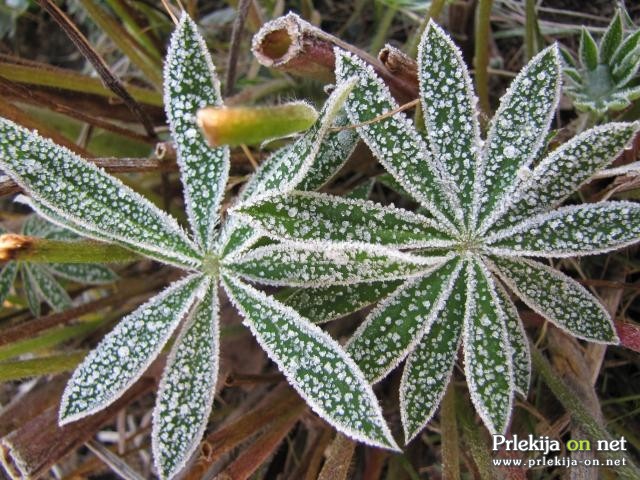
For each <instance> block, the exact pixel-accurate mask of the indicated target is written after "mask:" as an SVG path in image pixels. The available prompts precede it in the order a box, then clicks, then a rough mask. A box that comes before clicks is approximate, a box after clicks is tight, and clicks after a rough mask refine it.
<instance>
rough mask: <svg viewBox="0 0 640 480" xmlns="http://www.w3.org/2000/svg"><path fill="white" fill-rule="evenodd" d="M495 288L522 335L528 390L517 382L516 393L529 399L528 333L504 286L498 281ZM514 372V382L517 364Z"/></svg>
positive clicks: (529, 357) (529, 360)
mask: <svg viewBox="0 0 640 480" xmlns="http://www.w3.org/2000/svg"><path fill="white" fill-rule="evenodd" d="M483 261H484V262H485V264H488V262H487V260H486V259H484V258H483ZM495 287H496V292H497V293H498V295H499V296H501V297H502V299H503V302H502V306H503V307H506V308H508V309H509V310H510V312H509V313H507V312H504V313H505V315H511V316H512V317H513V319H514V320H515V323H516V325H517V327H518V328H517V329H518V334H519V335H520V340H521V343H522V346H523V347H524V352H525V357H526V359H527V373H528V374H527V389H526V390H522V389H520V387H519V386H518V383H517V382H515V383H514V384H515V388H516V391H518V392H519V393H520V394H522V396H523V397H525V398H526V397H527V395H528V393H529V385H531V351H530V350H529V342H528V341H527V332H526V330H525V329H524V325H523V324H522V321H521V320H520V315H519V314H518V309H517V308H516V306H515V305H514V304H513V301H512V300H511V298H510V297H509V294H508V293H507V291H506V290H505V288H504V287H503V286H502V284H501V282H499V281H496V282H495ZM508 321H509V320H508V319H505V322H508ZM508 331H509V328H508V327H507V332H508ZM511 348H512V349H513V350H515V349H514V348H513V343H511ZM513 369H514V370H513V371H514V381H515V363H514V365H513Z"/></svg>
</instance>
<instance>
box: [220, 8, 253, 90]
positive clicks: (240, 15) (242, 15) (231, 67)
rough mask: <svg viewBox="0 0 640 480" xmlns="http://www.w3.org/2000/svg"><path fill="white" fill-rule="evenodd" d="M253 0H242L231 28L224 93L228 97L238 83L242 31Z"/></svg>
mask: <svg viewBox="0 0 640 480" xmlns="http://www.w3.org/2000/svg"><path fill="white" fill-rule="evenodd" d="M250 5H251V0H240V1H239V2H238V8H237V10H236V18H235V20H234V21H233V29H232V30H231V45H230V47H229V57H228V59H227V76H226V81H225V88H224V94H225V97H228V96H229V95H231V94H232V93H233V87H235V83H236V71H237V68H238V54H239V53H240V41H241V40H242V32H244V24H245V22H246V20H247V14H248V13H249V6H250Z"/></svg>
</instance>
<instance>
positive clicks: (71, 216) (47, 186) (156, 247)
mask: <svg viewBox="0 0 640 480" xmlns="http://www.w3.org/2000/svg"><path fill="white" fill-rule="evenodd" d="M0 168H2V169H3V170H4V171H5V172H6V173H7V174H8V175H9V176H10V177H11V178H12V179H13V180H15V181H16V182H17V183H18V184H19V185H20V186H21V187H22V188H23V190H24V191H25V192H27V193H28V194H29V195H30V197H31V199H32V200H33V202H32V205H33V206H34V208H35V209H36V210H37V211H38V212H39V213H40V214H41V215H42V216H44V217H46V218H47V219H49V220H50V221H52V222H53V223H56V224H61V225H64V226H65V227H66V228H69V229H72V230H74V231H77V232H78V233H80V234H82V235H85V236H88V237H91V238H96V239H98V240H107V241H111V242H114V243H117V244H119V245H122V246H125V247H127V248H130V249H131V250H134V251H138V252H141V253H143V254H145V255H148V256H151V257H152V258H158V259H159V260H161V261H164V262H170V263H175V264H177V265H181V266H187V267H194V266H196V265H198V264H199V262H200V260H199V258H200V255H199V253H198V252H197V250H196V247H195V246H194V245H193V243H192V242H191V240H189V238H188V237H187V235H186V234H185V233H184V231H183V230H182V229H181V228H180V226H179V225H178V223H177V222H176V221H175V219H173V218H172V217H170V216H169V215H167V214H166V213H164V212H163V211H161V210H160V209H158V208H157V207H156V206H155V205H153V204H152V203H151V202H150V201H149V200H147V199H145V198H144V197H142V196H141V195H139V194H137V193H135V192H134V191H133V190H131V189H130V188H129V187H126V186H125V185H124V184H122V182H120V181H119V180H118V179H116V178H115V177H112V176H110V175H108V174H106V173H104V172H103V171H102V170H100V169H99V168H97V167H95V166H94V165H92V164H90V163H88V162H85V161H84V160H82V159H81V158H80V157H78V156H77V155H76V154H74V153H73V152H71V151H70V150H68V149H66V148H64V147H61V146H59V145H56V144H54V143H53V142H51V141H50V140H47V139H44V138H42V137H40V136H39V135H37V134H35V133H32V132H30V131H29V130H27V129H25V128H23V127H20V126H19V125H17V124H15V123H13V122H11V121H9V120H5V119H0Z"/></svg>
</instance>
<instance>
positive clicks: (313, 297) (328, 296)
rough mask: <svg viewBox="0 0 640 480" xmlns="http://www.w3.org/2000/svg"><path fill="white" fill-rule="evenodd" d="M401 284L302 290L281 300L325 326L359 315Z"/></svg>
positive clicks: (374, 284) (341, 286)
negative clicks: (349, 316)
mask: <svg viewBox="0 0 640 480" xmlns="http://www.w3.org/2000/svg"><path fill="white" fill-rule="evenodd" d="M401 283H402V282H401V281H400V280H393V281H388V282H370V283H357V284H353V285H330V286H321V287H310V288H299V289H296V290H294V291H293V292H291V293H290V294H289V295H287V296H286V297H278V298H279V300H280V301H281V302H282V303H284V304H285V305H288V306H290V307H291V308H293V309H294V310H295V311H296V312H298V313H299V314H300V315H302V316H303V317H305V318H308V319H309V320H311V321H312V322H313V323H325V322H329V321H331V320H335V319H336V318H340V317H344V316H345V315H348V314H350V313H353V312H356V311H358V310H360V309H362V308H364V307H366V306H368V305H371V304H373V303H375V302H377V301H378V300H380V299H382V298H384V297H386V296H387V295H389V294H390V293H391V292H393V291H394V290H395V289H396V288H398V287H399V286H400V284H401Z"/></svg>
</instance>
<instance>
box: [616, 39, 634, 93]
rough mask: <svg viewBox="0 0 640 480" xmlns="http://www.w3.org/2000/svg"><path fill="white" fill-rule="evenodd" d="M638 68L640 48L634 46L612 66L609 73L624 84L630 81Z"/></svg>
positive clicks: (619, 82)
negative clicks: (633, 48)
mask: <svg viewBox="0 0 640 480" xmlns="http://www.w3.org/2000/svg"><path fill="white" fill-rule="evenodd" d="M639 68H640V48H638V47H636V49H635V50H633V51H631V52H630V53H629V54H628V55H627V56H626V57H624V58H623V59H622V61H621V62H620V63H618V64H616V65H614V66H613V70H612V72H611V74H612V75H613V78H614V80H615V81H616V82H617V83H618V84H619V85H620V86H624V85H626V84H627V83H629V82H630V81H631V79H632V78H634V77H635V76H636V74H637V73H638V69H639Z"/></svg>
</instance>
